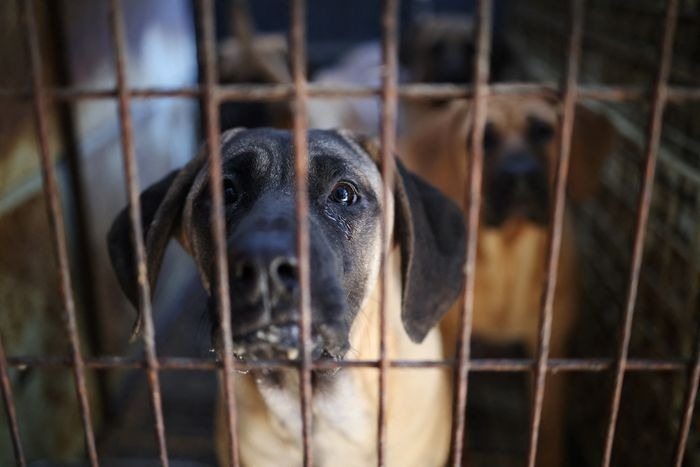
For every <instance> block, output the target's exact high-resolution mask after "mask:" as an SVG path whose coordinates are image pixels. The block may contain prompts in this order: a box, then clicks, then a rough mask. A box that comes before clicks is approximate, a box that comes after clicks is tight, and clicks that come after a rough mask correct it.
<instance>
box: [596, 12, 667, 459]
mask: <svg viewBox="0 0 700 467" xmlns="http://www.w3.org/2000/svg"><path fill="white" fill-rule="evenodd" d="M677 17H678V0H668V1H667V3H666V13H665V19H664V32H663V42H662V43H661V48H660V52H661V54H660V59H659V69H658V74H657V76H656V82H655V84H654V100H653V102H652V109H651V115H650V119H649V129H648V133H647V142H646V148H645V153H646V154H645V158H646V168H645V172H644V179H643V185H642V190H641V193H640V197H639V209H638V213H637V225H636V231H635V241H634V248H633V250H632V262H631V265H630V281H629V288H628V292H627V299H626V305H625V311H624V316H623V326H622V327H621V330H620V340H619V344H620V345H619V349H618V352H617V363H616V369H615V383H614V387H613V391H612V397H611V401H610V417H609V419H608V427H607V434H606V438H605V447H604V451H603V459H602V462H601V465H602V466H603V467H608V466H609V465H610V461H611V458H612V448H613V441H614V438H615V428H616V425H617V417H618V414H619V410H620V397H621V395H622V385H623V383H624V378H625V370H624V364H625V362H626V360H627V355H628V352H629V343H630V337H631V334H632V320H633V318H634V309H635V305H636V299H637V289H638V286H639V276H640V271H641V267H642V259H643V256H644V240H645V238H646V225H647V220H648V218H649V209H650V205H651V195H652V191H653V187H654V175H655V172H656V160H657V155H658V149H659V142H660V139H661V128H662V124H663V114H664V110H665V106H666V94H667V91H668V90H667V83H668V77H669V74H670V71H671V61H672V58H673V39H674V35H675V30H676V20H677Z"/></svg>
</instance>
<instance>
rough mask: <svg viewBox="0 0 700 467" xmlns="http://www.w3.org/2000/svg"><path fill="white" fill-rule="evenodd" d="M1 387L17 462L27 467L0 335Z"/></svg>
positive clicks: (3, 345) (22, 466) (20, 466)
mask: <svg viewBox="0 0 700 467" xmlns="http://www.w3.org/2000/svg"><path fill="white" fill-rule="evenodd" d="M0 386H1V389H2V400H3V403H4V405H5V413H6V414H7V425H8V430H9V432H10V436H11V437H12V449H13V450H14V452H15V461H16V463H17V465H18V466H19V467H24V466H25V465H27V460H26V459H25V457H24V451H23V449H22V439H21V437H20V434H19V424H18V423H17V411H16V410H15V399H14V397H13V396H12V384H11V383H10V375H9V374H8V370H7V356H6V355H5V343H4V342H3V340H2V334H1V333H0Z"/></svg>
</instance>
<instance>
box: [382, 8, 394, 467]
mask: <svg viewBox="0 0 700 467" xmlns="http://www.w3.org/2000/svg"><path fill="white" fill-rule="evenodd" d="M398 8H399V2H398V0H384V12H383V14H382V121H381V160H382V163H381V171H382V204H383V205H384V209H383V210H382V215H381V224H382V228H381V232H382V235H381V241H382V246H381V265H380V272H381V293H380V308H379V406H378V417H377V464H378V465H379V467H382V466H384V465H386V459H387V454H386V444H387V420H386V406H387V383H388V377H389V374H388V373H389V357H388V355H387V345H386V341H387V332H388V330H387V316H386V314H387V309H388V306H389V294H388V289H387V284H389V283H390V281H391V268H390V261H391V260H390V255H391V230H392V225H391V217H390V216H389V214H388V212H387V208H388V206H389V204H390V200H391V193H392V192H393V186H394V176H395V174H394V165H395V164H396V161H395V156H394V149H395V146H396V112H397V102H398V93H397V82H398V59H397V57H398V45H397V43H398V34H399V32H398Z"/></svg>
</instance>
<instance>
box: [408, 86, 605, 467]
mask: <svg viewBox="0 0 700 467" xmlns="http://www.w3.org/2000/svg"><path fill="white" fill-rule="evenodd" d="M472 118H473V116H472V106H471V103H470V102H469V101H464V100H461V101H456V102H453V103H451V104H450V105H448V106H447V107H446V108H440V109H434V110H432V111H431V110H426V111H425V112H424V113H423V115H422V118H420V119H415V118H414V120H413V121H412V125H411V128H410V129H409V130H408V131H407V135H406V137H405V138H404V140H403V142H402V144H401V150H400V154H401V155H402V157H403V160H404V161H405V163H406V165H407V166H408V167H410V168H411V169H412V170H414V171H415V172H416V173H418V174H420V175H421V176H423V177H424V178H426V179H427V180H428V181H430V182H431V183H433V184H434V185H436V186H437V187H439V188H441V189H442V190H443V191H444V192H445V193H446V194H447V195H448V196H449V197H450V198H451V199H452V200H453V201H455V202H456V203H458V204H459V205H460V206H462V207H463V209H464V207H465V205H464V203H465V194H466V193H467V191H468V184H467V179H466V178H465V175H466V164H467V160H468V151H469V147H470V138H471V130H472ZM559 118H560V116H559V112H558V108H557V105H556V103H555V102H554V101H549V100H546V99H543V98H517V97H506V96H502V97H492V98H490V99H489V101H488V117H487V125H486V129H485V135H484V174H483V176H484V178H483V190H482V193H483V197H482V199H483V203H482V210H481V220H480V228H479V234H478V240H477V241H478V246H477V258H476V277H475V291H474V294H475V295H474V306H475V308H474V318H473V333H474V335H476V336H479V337H482V338H485V339H487V340H491V341H495V342H501V343H506V342H511V341H520V342H524V343H525V345H526V346H527V349H528V351H529V353H530V355H532V356H535V355H536V354H537V341H538V323H539V316H540V307H541V296H542V288H543V284H544V276H545V261H544V259H545V253H546V248H547V244H548V235H547V225H548V221H549V212H550V203H551V202H552V201H553V200H552V199H551V186H552V182H553V177H554V167H555V163H554V162H555V158H556V157H557V147H558V144H557V141H558V138H559V135H558V131H557V129H558V125H557V122H558V120H559ZM611 146H612V129H611V126H610V125H609V123H608V122H607V120H604V119H601V118H598V117H597V116H596V115H595V114H593V113H592V112H590V111H587V110H586V109H585V108H583V107H581V108H579V109H577V113H576V121H575V128H574V136H573V141H572V153H571V165H570V176H569V194H570V195H571V196H572V197H573V198H575V199H579V200H580V199H583V198H585V197H586V196H589V195H590V194H591V193H592V192H593V190H594V188H595V185H596V180H597V175H598V169H599V168H600V166H601V164H602V161H603V159H604V157H605V156H606V155H607V153H608V152H609V151H610V149H611ZM576 304H577V278H576V246H575V238H574V232H573V228H572V224H571V219H570V218H568V217H567V218H565V223H564V231H563V237H562V246H561V256H560V265H559V275H558V281H557V288H556V291H555V300H554V320H553V328H552V334H551V356H552V357H562V356H563V355H564V353H565V350H566V343H567V339H568V336H569V333H570V330H571V327H572V324H573V323H574V321H575V316H576V311H575V310H576ZM459 308H460V307H455V308H454V309H453V310H452V311H451V312H450V313H449V314H448V315H447V317H446V318H445V320H444V321H443V327H442V329H443V335H444V340H445V344H446V346H447V347H446V351H447V352H453V351H454V348H455V347H454V346H455V341H456V337H457V330H458V328H459V326H458V323H459ZM547 383H548V385H547V387H546V397H545V408H544V419H543V423H542V436H541V439H542V443H543V448H542V449H541V450H540V455H539V457H540V465H546V466H559V465H561V461H562V454H561V452H562V436H561V433H562V430H563V424H562V423H563V420H562V410H563V405H562V404H563V396H564V394H563V388H562V381H561V378H560V377H557V378H551V377H550V378H548V381H547Z"/></svg>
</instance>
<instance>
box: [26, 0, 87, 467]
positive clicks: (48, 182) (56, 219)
mask: <svg viewBox="0 0 700 467" xmlns="http://www.w3.org/2000/svg"><path fill="white" fill-rule="evenodd" d="M20 8H21V12H22V21H23V23H24V29H25V31H26V41H27V51H28V53H29V59H30V65H31V70H30V72H31V79H32V94H33V97H34V99H33V104H34V114H35V119H36V131H37V138H38V142H39V157H40V160H41V175H42V180H43V184H42V186H43V190H44V198H45V200H46V207H47V214H48V220H49V227H50V230H51V237H52V241H53V244H54V245H53V246H54V249H55V252H56V263H57V264H56V266H57V268H58V275H59V286H60V292H61V300H62V301H63V307H64V316H63V318H64V319H63V321H64V325H65V328H66V335H67V337H68V340H69V343H70V351H71V363H72V365H71V367H72V369H73V378H74V380H75V389H76V392H77V397H78V405H79V407H80V415H81V418H82V422H83V427H84V429H85V445H86V448H87V453H88V458H89V459H90V465H91V466H92V467H97V466H98V465H99V462H98V460H97V449H96V447H95V433H94V430H93V426H92V417H91V411H90V401H89V399H88V393H87V384H86V382H85V363H84V361H83V355H82V351H81V349H80V336H79V334H78V322H77V318H76V311H75V301H74V299H73V286H72V284H71V273H70V264H69V261H68V247H67V244H66V233H65V226H64V221H63V211H62V208H61V202H60V194H59V189H58V182H57V179H56V169H55V167H54V164H53V160H52V155H51V147H50V141H49V110H48V108H47V106H48V102H47V99H48V98H47V96H46V93H45V92H44V83H43V73H44V71H43V64H42V61H41V60H42V59H41V49H40V44H39V32H38V30H37V28H38V27H37V23H36V11H35V4H34V1H33V0H26V1H23V2H20Z"/></svg>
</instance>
